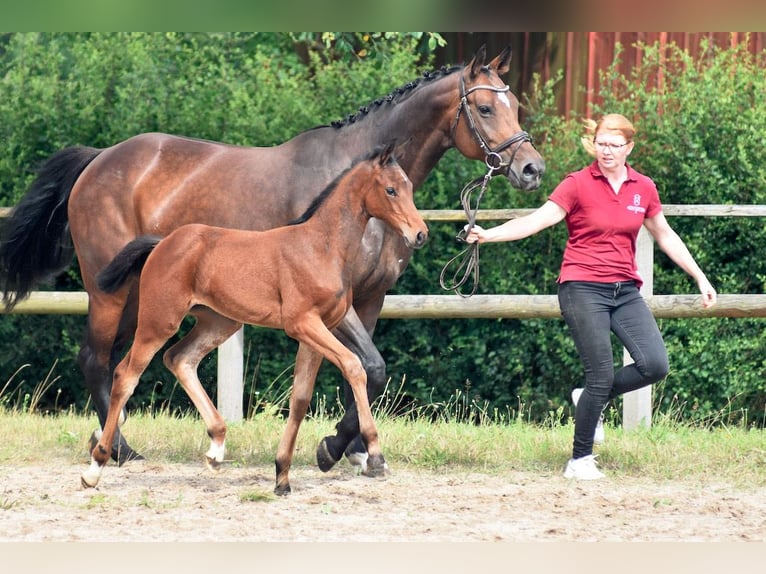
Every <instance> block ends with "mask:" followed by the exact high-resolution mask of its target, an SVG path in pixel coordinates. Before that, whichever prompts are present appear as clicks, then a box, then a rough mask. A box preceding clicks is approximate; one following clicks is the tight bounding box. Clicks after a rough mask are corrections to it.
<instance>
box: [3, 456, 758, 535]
mask: <svg viewBox="0 0 766 574" xmlns="http://www.w3.org/2000/svg"><path fill="white" fill-rule="evenodd" d="M86 466H87V465H85V464H72V463H71V462H62V461H51V462H50V464H48V465H29V466H26V465H25V466H23V467H4V468H0V541H14V542H19V541H47V542H63V541H66V542H71V541H82V542H121V541H131V542H140V541H147V542H181V541H217V542H226V541H228V542H242V541H249V542H278V541H306V542H341V541H357V542H364V541H367V542H452V541H461V542H467V541H475V542H481V541H484V542H532V541H578V542H582V541H601V542H607V541H648V542H664V541H675V542H677V541H683V542H686V541H724V542H738V541H764V540H766V488H753V489H747V490H744V489H741V488H736V487H734V486H732V485H728V484H719V483H715V482H710V483H706V484H699V483H691V482H684V481H677V480H673V481H665V482H656V481H650V480H646V479H635V478H629V479H627V478H621V479H617V478H607V479H605V480H602V481H596V482H572V481H568V480H566V479H564V478H563V477H561V476H560V475H558V474H556V475H553V474H551V475H548V476H545V475H536V474H529V473H519V472H509V473H506V474H492V475H489V474H482V473H473V472H472V473H465V472H462V473H461V472H458V473H452V474H448V473H432V472H427V471H422V470H419V469H418V470H412V469H393V471H392V472H391V474H390V475H388V476H387V477H385V478H368V477H365V476H361V475H356V474H355V473H354V470H353V469H352V468H351V467H350V465H348V464H347V463H346V462H345V461H344V462H341V463H340V464H338V465H337V466H336V468H334V469H333V470H331V471H330V472H328V473H326V474H323V473H321V472H320V471H319V470H318V469H317V468H315V467H306V466H304V467H297V468H294V469H293V471H292V473H291V484H292V488H293V492H292V494H291V495H289V496H287V497H279V498H277V497H275V496H273V495H272V494H271V493H272V488H273V469H272V468H270V467H269V468H266V467H249V468H242V467H236V466H233V465H227V466H224V468H223V469H222V471H221V472H219V473H217V474H214V473H212V472H211V471H209V470H207V469H206V468H205V467H204V466H203V465H202V463H200V464H199V465H195V464H165V463H162V464H160V463H156V462H132V463H129V464H127V465H125V466H124V467H122V468H118V467H116V466H113V465H110V466H109V467H107V468H106V469H105V471H104V474H103V477H102V479H101V482H100V484H99V486H98V488H97V489H83V488H82V487H81V486H80V473H81V472H82V471H83V470H84V469H85V468H86Z"/></svg>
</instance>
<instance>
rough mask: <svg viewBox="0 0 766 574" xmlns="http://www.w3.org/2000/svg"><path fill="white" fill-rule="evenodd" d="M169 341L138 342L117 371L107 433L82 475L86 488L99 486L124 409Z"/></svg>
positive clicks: (157, 339)
mask: <svg viewBox="0 0 766 574" xmlns="http://www.w3.org/2000/svg"><path fill="white" fill-rule="evenodd" d="M166 340H167V338H165V339H159V338H152V339H151V340H143V339H141V340H139V339H137V340H136V342H134V344H133V347H132V348H131V350H130V351H129V352H128V354H127V355H126V356H125V358H124V359H123V360H122V361H121V362H120V364H119V365H117V368H116V369H115V370H114V381H113V382H112V392H111V398H110V401H109V409H108V412H107V416H106V421H105V422H104V430H103V433H102V435H101V438H100V439H99V441H98V443H97V444H96V446H95V447H94V448H93V451H92V452H91V464H90V467H89V468H88V470H86V471H85V472H83V473H82V476H81V478H80V480H81V482H82V485H83V486H84V487H91V488H92V487H95V486H96V485H97V484H98V481H99V479H100V478H101V473H102V472H103V470H104V466H105V465H106V463H107V461H108V460H109V456H110V453H111V449H112V444H113V440H114V437H115V434H116V433H117V432H118V425H119V420H120V416H121V413H122V410H123V409H124V408H125V404H126V403H127V402H128V399H129V398H130V396H131V395H132V394H133V391H134V390H135V388H136V386H137V385H138V381H139V379H140V377H141V374H142V373H143V372H144V371H145V370H146V367H147V366H148V365H149V362H150V361H151V360H152V357H154V354H155V353H156V352H157V351H159V350H160V348H161V347H162V345H163V344H164V343H165V341H166Z"/></svg>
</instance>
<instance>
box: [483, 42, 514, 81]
mask: <svg viewBox="0 0 766 574" xmlns="http://www.w3.org/2000/svg"><path fill="white" fill-rule="evenodd" d="M512 56H513V52H512V50H511V46H510V45H509V46H506V47H505V49H504V50H503V51H502V52H500V54H499V55H498V56H497V57H496V58H495V59H494V60H492V61H491V62H490V63H489V67H490V68H491V69H493V70H495V71H496V72H497V75H498V76H502V75H503V74H507V73H508V70H510V69H511V57H512Z"/></svg>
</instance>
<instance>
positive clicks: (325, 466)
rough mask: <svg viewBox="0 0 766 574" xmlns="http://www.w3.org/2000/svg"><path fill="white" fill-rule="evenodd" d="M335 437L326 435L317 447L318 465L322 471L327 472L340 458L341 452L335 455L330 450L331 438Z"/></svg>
mask: <svg viewBox="0 0 766 574" xmlns="http://www.w3.org/2000/svg"><path fill="white" fill-rule="evenodd" d="M334 438H335V437H333V436H326V437H324V438H323V439H322V441H321V442H320V443H319V446H318V447H317V466H318V467H319V470H321V471H322V472H327V471H328V470H330V469H331V468H332V467H333V466H335V464H336V463H337V462H338V461H339V460H340V457H341V455H340V453H338V455H337V456H333V454H332V452H331V450H330V449H331V445H330V440H332V439H334Z"/></svg>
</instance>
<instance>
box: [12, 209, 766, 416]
mask: <svg viewBox="0 0 766 574" xmlns="http://www.w3.org/2000/svg"><path fill="white" fill-rule="evenodd" d="M663 209H664V212H665V214H666V215H667V216H692V217H766V205H674V204H668V205H665V206H663ZM8 211H9V210H8V208H0V217H2V216H5V215H7V213H8ZM531 211H532V210H531V209H495V210H491V209H487V210H481V211H479V212H478V213H477V214H476V220H477V221H502V220H506V219H509V218H511V217H519V216H521V215H525V214H527V213H530V212H531ZM420 213H421V214H422V216H423V218H424V219H426V220H427V221H454V222H455V223H456V225H459V224H460V223H462V222H464V221H465V220H466V217H465V213H464V212H463V211H455V210H420ZM637 250H638V253H637V256H636V260H637V263H638V268H639V271H640V272H641V275H642V277H643V278H644V285H643V287H642V289H641V292H642V294H643V295H644V297H645V298H646V300H647V303H648V304H649V307H650V309H651V310H652V313H653V314H654V315H655V317H657V318H692V317H699V318H703V317H766V294H752V295H738V294H719V296H718V303H717V305H715V306H714V307H712V308H710V309H704V308H702V306H701V304H700V296H699V295H655V294H654V293H653V292H652V290H653V267H654V256H653V243H652V240H651V237H650V236H649V235H648V234H647V233H646V232H645V231H643V230H642V233H640V234H639V240H638V246H637ZM87 308H88V298H87V294H86V293H83V292H61V291H37V292H34V293H32V294H31V295H30V297H29V298H28V299H26V300H24V301H21V302H20V303H19V304H18V305H17V306H16V307H15V308H14V310H13V311H12V312H13V313H25V314H78V315H85V314H87ZM380 317H381V318H382V319H437V318H438V319H469V318H485V319H496V318H503V319H533V318H534V319H556V318H560V317H561V312H560V310H559V306H558V300H557V298H556V296H555V295H473V296H472V297H461V296H459V295H388V296H387V297H386V299H385V302H384V305H383V309H382V312H381V315H380ZM243 339H244V336H243V331H242V330H240V331H239V332H238V333H236V334H235V335H234V336H232V338H231V339H229V340H228V341H227V342H225V343H224V344H223V345H221V347H219V349H218V397H217V400H218V407H219V409H220V410H221V413H222V414H223V415H224V416H225V417H226V418H227V419H229V420H232V421H235V420H239V419H241V418H242V413H243V398H242V391H243V374H244V368H243V361H244V359H243V352H244V351H243V347H244V344H243ZM629 360H630V358H629V357H628V356H627V355H625V361H626V362H628V361H629ZM650 422H651V388H645V389H639V390H638V391H634V392H633V393H628V394H627V395H626V396H625V399H624V401H623V425H624V427H625V428H628V429H629V428H635V427H636V426H638V425H640V424H644V425H648V424H650Z"/></svg>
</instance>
